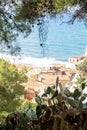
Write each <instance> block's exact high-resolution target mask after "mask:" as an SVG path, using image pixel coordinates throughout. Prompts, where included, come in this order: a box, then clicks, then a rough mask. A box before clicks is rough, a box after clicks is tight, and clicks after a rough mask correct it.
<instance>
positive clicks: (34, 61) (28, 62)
mask: <svg viewBox="0 0 87 130" xmlns="http://www.w3.org/2000/svg"><path fill="white" fill-rule="evenodd" d="M0 59H5V60H7V61H8V62H10V63H11V64H15V65H20V66H21V65H22V66H32V67H40V68H41V67H42V68H43V67H51V66H52V65H57V64H62V65H67V66H69V67H71V68H72V67H74V68H75V66H74V64H71V63H69V61H58V60H56V59H54V58H46V57H45V58H33V57H26V56H12V55H9V54H8V55H6V54H1V53H0Z"/></svg>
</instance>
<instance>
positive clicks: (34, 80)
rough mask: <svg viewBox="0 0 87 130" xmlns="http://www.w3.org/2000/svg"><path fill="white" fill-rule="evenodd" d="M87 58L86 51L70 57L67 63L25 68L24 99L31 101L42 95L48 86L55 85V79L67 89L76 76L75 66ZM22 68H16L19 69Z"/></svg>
mask: <svg viewBox="0 0 87 130" xmlns="http://www.w3.org/2000/svg"><path fill="white" fill-rule="evenodd" d="M86 57H87V49H86V52H85V54H84V55H80V56H72V57H70V58H69V60H68V62H67V63H55V64H51V65H49V66H48V67H33V66H26V68H27V71H28V72H27V76H28V81H27V82H26V83H25V90H26V91H27V94H26V96H25V98H26V99H28V100H32V99H33V98H34V96H35V95H36V94H39V93H42V92H43V91H44V89H45V88H47V87H48V86H50V87H51V86H53V85H55V83H56V79H57V77H58V78H59V82H60V83H61V84H62V85H64V86H67V87H69V86H70V85H72V83H73V81H74V78H75V75H76V74H77V69H76V66H77V65H79V64H80V63H81V62H83V60H84V59H85V58H86ZM21 67H22V66H20V65H19V66H18V68H19V69H20V68H21Z"/></svg>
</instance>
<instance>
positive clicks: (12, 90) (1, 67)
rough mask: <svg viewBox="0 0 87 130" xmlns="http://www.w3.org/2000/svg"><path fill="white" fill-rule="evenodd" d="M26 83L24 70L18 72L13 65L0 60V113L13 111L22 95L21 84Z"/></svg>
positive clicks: (22, 87)
mask: <svg viewBox="0 0 87 130" xmlns="http://www.w3.org/2000/svg"><path fill="white" fill-rule="evenodd" d="M26 81H27V76H26V70H25V69H23V70H21V71H19V70H18V69H17V67H16V66H15V65H11V64H9V63H8V62H7V61H5V60H3V59H0V104H1V105H0V112H3V111H7V112H11V111H15V110H17V109H18V108H19V107H20V105H21V97H22V96H23V95H24V93H25V92H24V86H23V85H22V83H24V82H26Z"/></svg>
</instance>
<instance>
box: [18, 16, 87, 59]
mask: <svg viewBox="0 0 87 130" xmlns="http://www.w3.org/2000/svg"><path fill="white" fill-rule="evenodd" d="M63 20H64V19H63ZM16 44H18V45H19V46H20V47H21V54H23V55H25V56H30V57H34V58H44V57H47V58H54V59H56V60H59V61H67V60H68V58H69V57H70V56H78V55H81V54H84V53H85V47H86V45H87V28H86V26H85V25H84V23H83V22H78V21H75V22H74V24H67V23H62V21H61V20H60V18H59V16H57V17H56V18H52V19H48V34H47V40H46V42H45V45H44V48H42V47H41V46H40V41H39V37H38V28H37V27H36V26H35V27H34V28H33V30H32V33H31V34H30V35H29V36H28V37H27V38H23V36H22V35H20V36H19V38H18V39H17V41H16Z"/></svg>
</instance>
